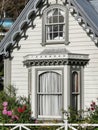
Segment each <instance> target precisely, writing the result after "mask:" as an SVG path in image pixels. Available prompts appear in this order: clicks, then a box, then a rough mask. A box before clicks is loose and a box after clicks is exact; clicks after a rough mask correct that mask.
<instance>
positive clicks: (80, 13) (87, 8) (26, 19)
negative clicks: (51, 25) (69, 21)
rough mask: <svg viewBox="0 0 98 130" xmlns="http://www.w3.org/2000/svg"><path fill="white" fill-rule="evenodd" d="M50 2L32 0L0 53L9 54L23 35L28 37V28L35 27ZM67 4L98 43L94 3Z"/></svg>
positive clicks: (70, 0)
mask: <svg viewBox="0 0 98 130" xmlns="http://www.w3.org/2000/svg"><path fill="white" fill-rule="evenodd" d="M49 4H50V3H48V2H47V1H44V0H30V1H29V2H28V4H27V5H26V7H25V8H24V10H23V11H22V12H21V14H20V15H19V17H18V18H17V20H16V21H15V23H14V25H13V26H12V28H11V29H10V31H9V32H8V33H7V35H6V36H5V38H4V39H3V40H2V41H1V43H0V54H4V55H5V56H9V51H11V50H13V47H18V42H19V41H20V39H21V38H22V37H25V38H26V30H27V28H29V27H30V26H32V27H34V25H33V21H34V19H35V18H36V17H37V16H40V15H41V9H42V7H44V6H49ZM63 4H64V5H66V4H67V6H68V8H69V10H70V13H71V14H72V15H73V16H74V17H75V19H76V20H77V21H78V22H79V24H80V25H81V26H82V27H83V29H84V30H85V31H86V33H87V34H88V35H89V36H90V37H91V39H92V40H93V41H94V42H95V43H96V44H97V42H98V41H97V35H98V31H97V30H98V22H97V21H98V13H97V12H96V10H95V8H93V6H92V5H93V4H92V5H91V4H90V2H88V1H86V0H82V1H81V0H78V1H76V0H68V1H66V2H65V3H63ZM94 7H95V6H94Z"/></svg>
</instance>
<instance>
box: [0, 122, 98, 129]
mask: <svg viewBox="0 0 98 130" xmlns="http://www.w3.org/2000/svg"><path fill="white" fill-rule="evenodd" d="M36 126H39V127H40V126H51V128H52V127H53V126H56V127H57V128H56V129H55V130H68V128H70V130H79V129H78V128H77V129H76V128H75V127H79V126H81V127H82V128H86V127H89V126H92V127H98V124H70V123H68V122H67V120H66V121H65V123H55V124H54V123H42V124H40V123H39V124H37V123H36V124H35V123H34V124H19V123H18V124H0V127H7V128H9V129H8V130H32V129H31V128H30V127H33V129H34V127H36ZM34 130H35V129H34Z"/></svg>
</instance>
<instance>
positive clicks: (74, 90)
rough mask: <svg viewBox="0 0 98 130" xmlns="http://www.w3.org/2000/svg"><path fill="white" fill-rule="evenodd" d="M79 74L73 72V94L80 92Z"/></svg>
mask: <svg viewBox="0 0 98 130" xmlns="http://www.w3.org/2000/svg"><path fill="white" fill-rule="evenodd" d="M78 87H79V86H78V73H77V72H73V74H72V92H78V89H79V88H78Z"/></svg>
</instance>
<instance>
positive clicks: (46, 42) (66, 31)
mask: <svg viewBox="0 0 98 130" xmlns="http://www.w3.org/2000/svg"><path fill="white" fill-rule="evenodd" d="M55 8H58V9H60V10H62V11H64V12H65V17H64V26H65V27H64V28H65V29H64V39H62V40H61V39H59V40H57V39H55V40H54V39H53V40H47V39H46V37H47V36H46V35H47V34H46V26H47V12H49V11H51V10H53V9H55ZM68 23H69V17H68V9H67V7H66V6H63V5H59V4H54V5H51V6H50V7H48V8H47V9H45V10H44V11H43V18H42V45H43V46H44V45H51V44H66V45H67V44H68V43H69V40H68V37H69V28H68V27H69V26H68ZM56 24H57V23H56ZM57 25H59V24H57ZM48 26H49V25H48Z"/></svg>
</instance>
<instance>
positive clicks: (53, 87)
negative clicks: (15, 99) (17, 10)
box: [0, 0, 98, 119]
mask: <svg viewBox="0 0 98 130" xmlns="http://www.w3.org/2000/svg"><path fill="white" fill-rule="evenodd" d="M97 7H98V0H92V1H88V0H30V1H29V2H28V4H27V5H26V6H25V8H24V10H23V11H22V13H21V14H20V16H19V17H18V18H17V20H16V21H15V23H14V24H13V26H12V27H11V29H10V30H9V32H8V33H7V35H6V36H5V38H4V39H3V40H2V41H1V43H0V54H1V55H4V57H5V58H4V85H5V87H7V86H8V85H10V84H11V85H13V86H14V87H16V88H17V89H18V91H17V95H24V96H28V95H30V97H31V107H32V111H33V114H32V116H33V117H36V118H38V119H40V118H41V119H51V118H52V119H53V118H55V119H62V118H63V114H62V109H64V110H67V109H68V107H69V106H73V107H74V108H75V109H77V110H79V109H86V108H87V107H88V106H89V104H90V102H91V101H92V100H96V99H97V97H98V9H97Z"/></svg>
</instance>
